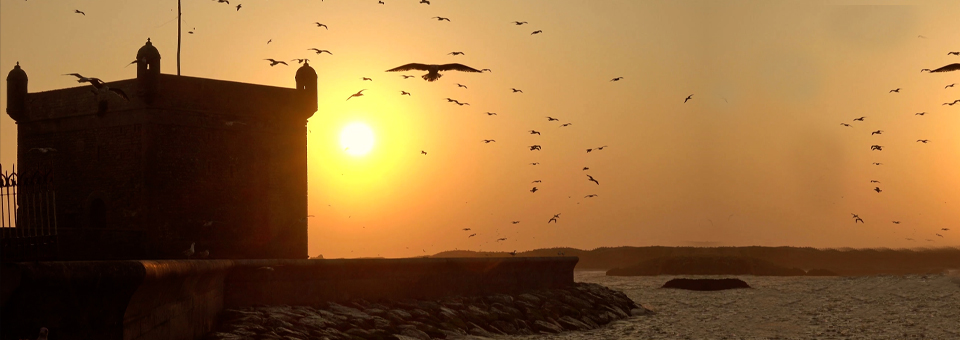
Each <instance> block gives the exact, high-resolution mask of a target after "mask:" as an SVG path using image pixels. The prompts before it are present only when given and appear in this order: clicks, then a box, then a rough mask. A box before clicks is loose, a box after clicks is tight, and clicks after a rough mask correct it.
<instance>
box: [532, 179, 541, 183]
mask: <svg viewBox="0 0 960 340" xmlns="http://www.w3.org/2000/svg"><path fill="white" fill-rule="evenodd" d="M541 182H543V181H541V180H539V179H538V180H535V181H533V183H541Z"/></svg>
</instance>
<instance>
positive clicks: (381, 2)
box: [377, 1, 386, 5]
mask: <svg viewBox="0 0 960 340" xmlns="http://www.w3.org/2000/svg"><path fill="white" fill-rule="evenodd" d="M377 3H378V4H381V5H386V3H384V2H383V1H377Z"/></svg>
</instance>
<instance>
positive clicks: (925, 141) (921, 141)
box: [917, 139, 930, 144]
mask: <svg viewBox="0 0 960 340" xmlns="http://www.w3.org/2000/svg"><path fill="white" fill-rule="evenodd" d="M929 141H930V140H928V139H918V140H917V142H920V143H923V144H927V142H929Z"/></svg>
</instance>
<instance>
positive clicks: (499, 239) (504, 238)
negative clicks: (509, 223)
mask: <svg viewBox="0 0 960 340" xmlns="http://www.w3.org/2000/svg"><path fill="white" fill-rule="evenodd" d="M506 240H507V238H506V237H501V238H498V239H497V242H500V241H506Z"/></svg>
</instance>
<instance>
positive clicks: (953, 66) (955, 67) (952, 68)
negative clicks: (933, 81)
mask: <svg viewBox="0 0 960 340" xmlns="http://www.w3.org/2000/svg"><path fill="white" fill-rule="evenodd" d="M958 70H960V64H957V63H954V64H950V65H947V66H944V67H941V68H938V69H936V70H933V71H930V72H950V71H958Z"/></svg>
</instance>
